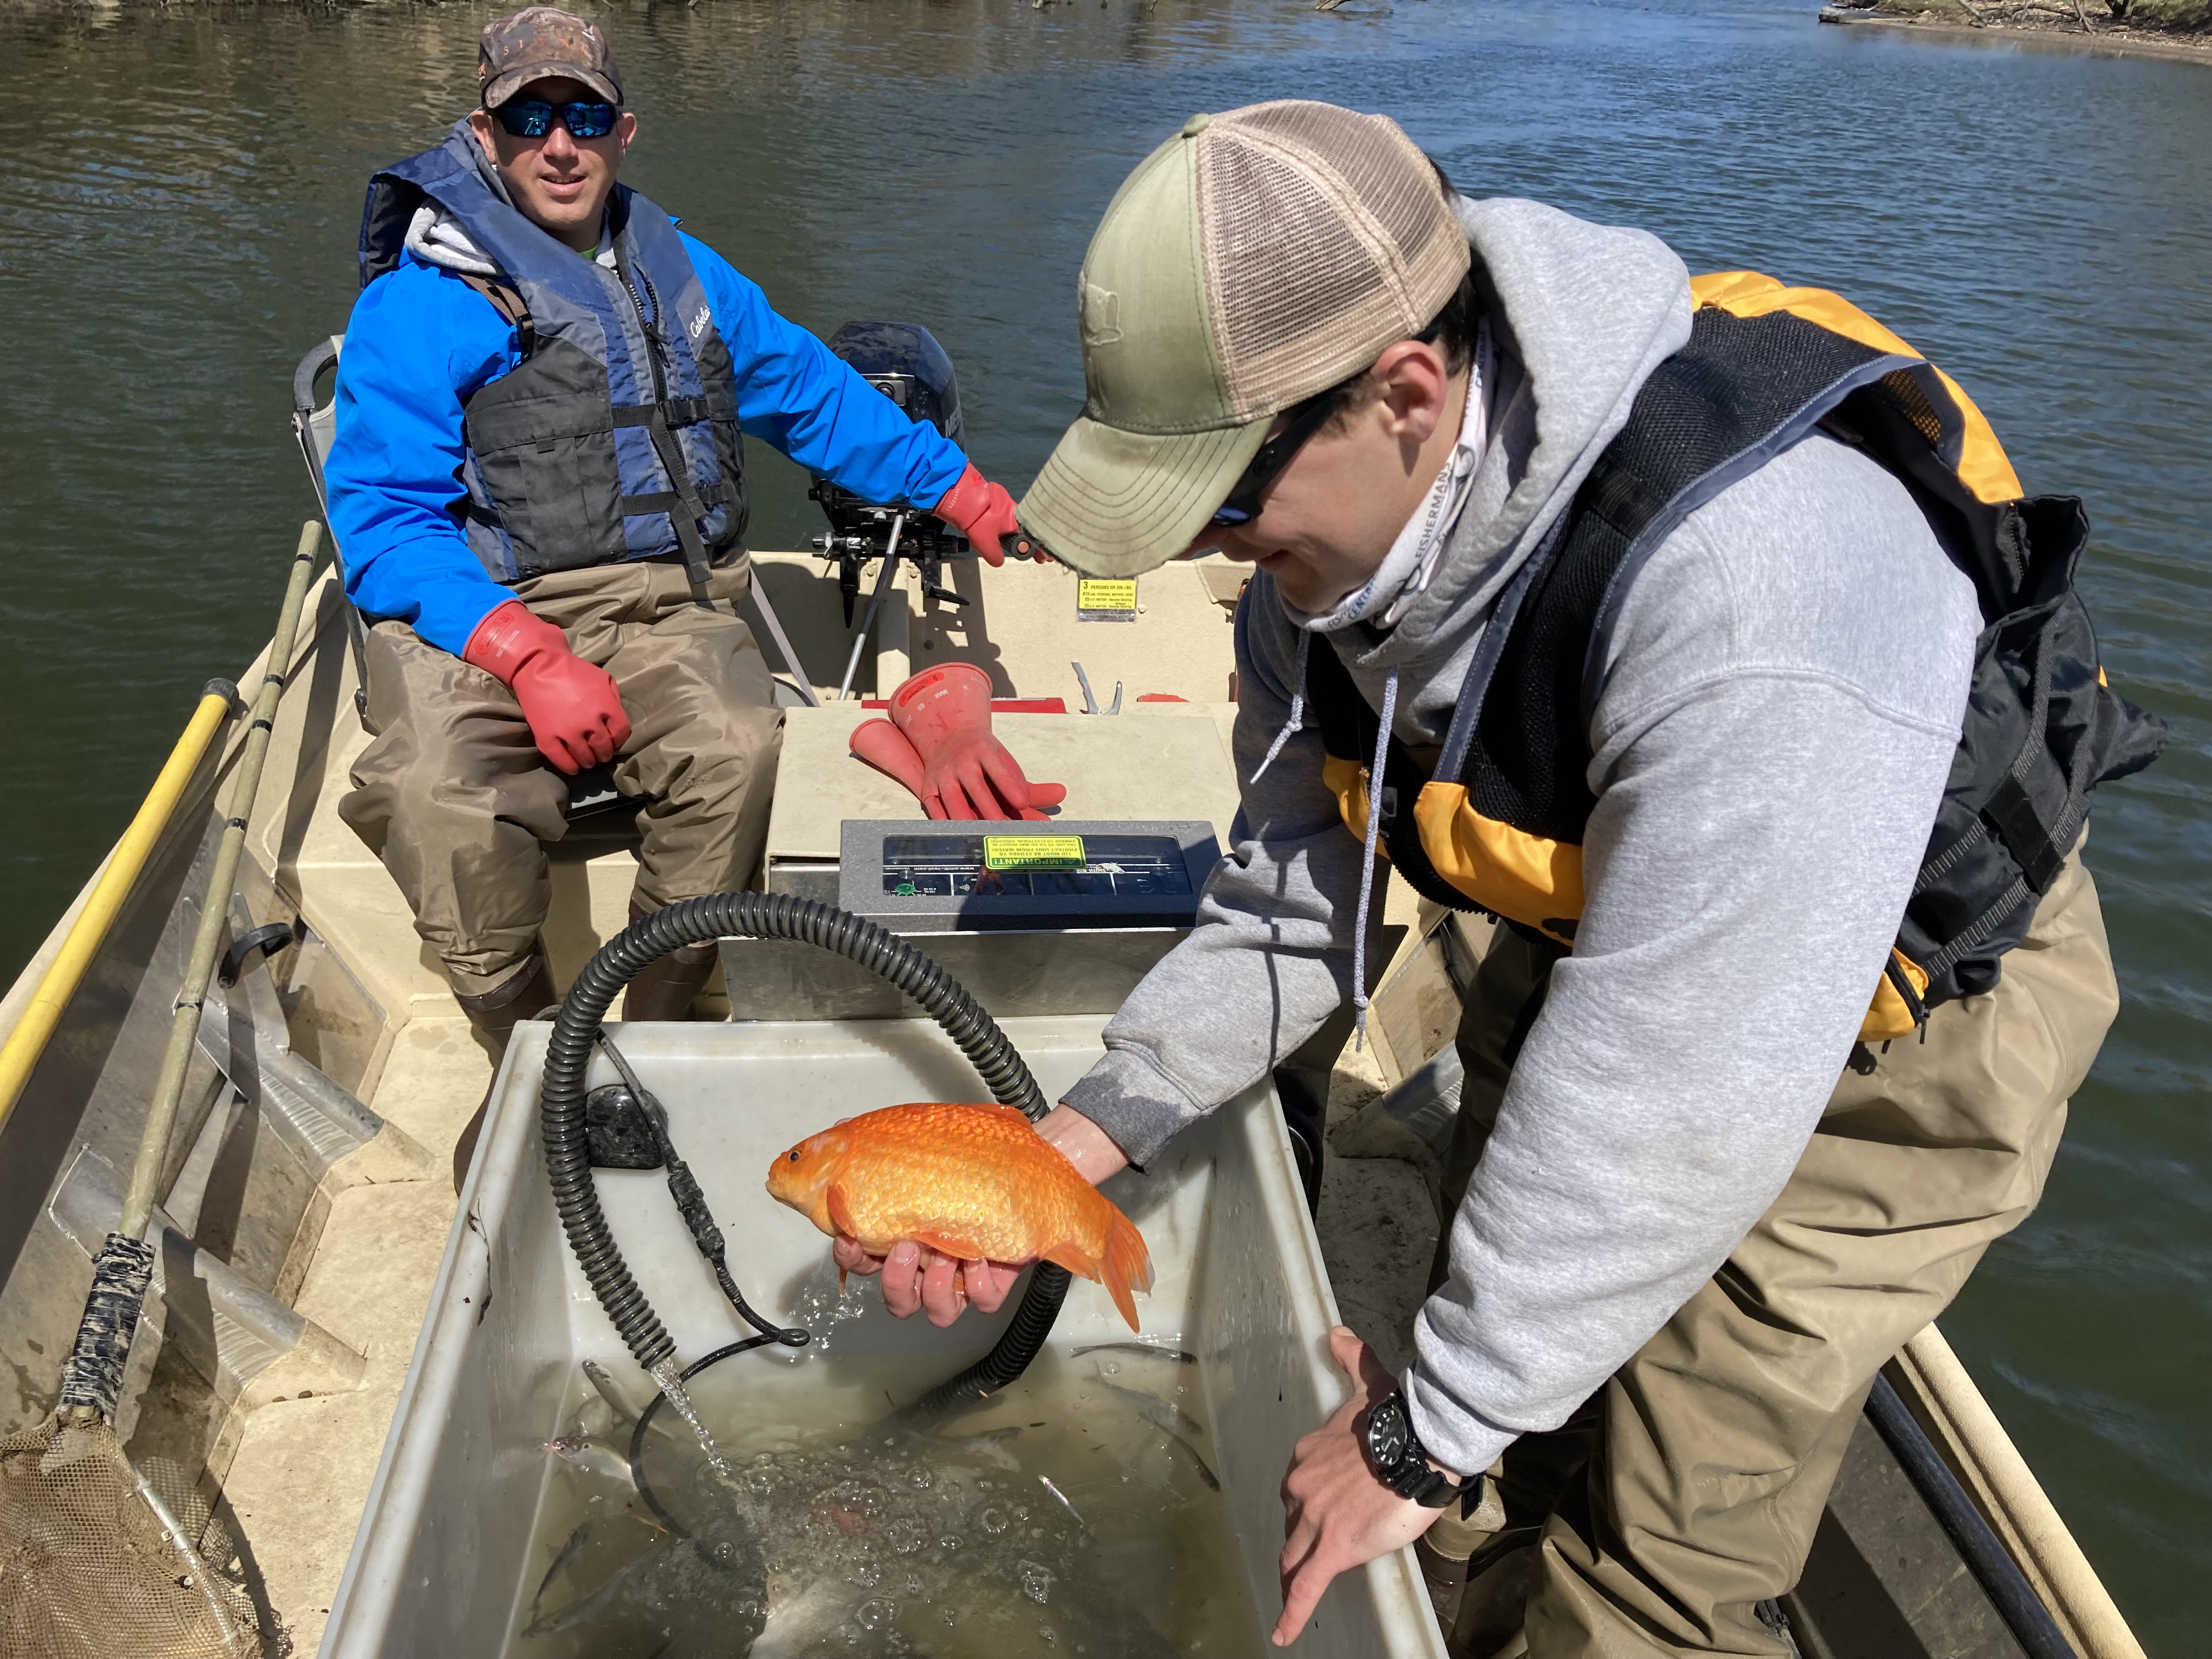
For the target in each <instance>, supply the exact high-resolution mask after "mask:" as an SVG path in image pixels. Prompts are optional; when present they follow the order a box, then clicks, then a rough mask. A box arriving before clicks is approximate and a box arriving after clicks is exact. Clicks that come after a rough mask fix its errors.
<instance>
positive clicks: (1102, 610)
mask: <svg viewBox="0 0 2212 1659" xmlns="http://www.w3.org/2000/svg"><path fill="white" fill-rule="evenodd" d="M1075 614H1076V615H1077V616H1079V617H1115V618H1117V619H1118V618H1122V617H1134V616H1135V615H1136V614H1137V583H1136V580H1135V579H1134V578H1133V577H1125V578H1122V579H1121V580H1107V579H1105V578H1103V577H1098V576H1085V577H1081V578H1079V580H1077V582H1076V584H1075Z"/></svg>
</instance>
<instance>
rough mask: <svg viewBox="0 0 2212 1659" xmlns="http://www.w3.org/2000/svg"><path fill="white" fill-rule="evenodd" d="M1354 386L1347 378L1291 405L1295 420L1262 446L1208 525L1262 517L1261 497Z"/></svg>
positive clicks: (1227, 525)
mask: <svg viewBox="0 0 2212 1659" xmlns="http://www.w3.org/2000/svg"><path fill="white" fill-rule="evenodd" d="M1351 389H1352V382H1351V381H1350V380H1346V382H1345V383H1344V384H1343V385H1341V386H1331V387H1329V389H1328V391H1326V392H1321V393H1319V394H1317V395H1316V396H1314V397H1311V398H1307V399H1306V400H1305V401H1304V403H1302V404H1293V405H1291V410H1290V420H1291V423H1290V424H1289V425H1288V426H1286V427H1285V428H1283V429H1282V430H1281V431H1280V432H1278V433H1277V434H1276V435H1274V436H1273V437H1272V438H1270V439H1268V440H1267V442H1265V443H1263V444H1261V446H1260V450H1259V453H1257V454H1255V456H1253V457H1252V460H1251V464H1250V465H1249V466H1247V467H1246V468H1245V469H1244V470H1243V471H1242V472H1240V473H1239V474H1237V483H1236V484H1235V486H1234V487H1233V488H1232V489H1231V490H1230V492H1229V498H1228V500H1226V501H1223V502H1222V503H1221V505H1220V506H1219V507H1217V508H1215V509H1214V513H1213V516H1212V518H1211V519H1209V520H1206V524H1207V527H1208V528H1210V529H1214V530H1228V529H1231V528H1233V527H1234V526H1237V525H1240V524H1249V523H1251V522H1252V520H1255V519H1256V518H1258V517H1259V516H1260V497H1261V495H1265V494H1266V493H1267V486H1268V485H1269V484H1271V483H1274V482H1275V477H1276V475H1277V474H1278V473H1279V472H1281V471H1282V470H1283V469H1284V468H1285V467H1286V466H1288V465H1290V464H1291V457H1292V456H1294V455H1296V454H1297V453H1298V451H1300V450H1301V449H1303V448H1304V447H1305V446H1306V441H1307V440H1308V439H1310V438H1311V437H1312V436H1313V435H1314V434H1315V433H1316V432H1318V431H1320V430H1321V429H1322V428H1323V427H1324V426H1326V425H1328V417H1329V416H1332V415H1334V414H1335V413H1336V410H1337V405H1338V404H1341V403H1342V402H1343V401H1344V394H1345V393H1346V392H1349V391H1350V390H1351Z"/></svg>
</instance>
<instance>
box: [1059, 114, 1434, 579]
mask: <svg viewBox="0 0 2212 1659" xmlns="http://www.w3.org/2000/svg"><path fill="white" fill-rule="evenodd" d="M1468 258H1469V255H1468V242H1467V236H1466V234H1465V233H1464V232H1463V231H1462V229H1461V228H1460V226H1459V222H1458V221H1457V220H1456V219H1455V218H1454V217H1453V216H1452V211H1451V209H1450V207H1449V204H1447V203H1446V201H1445V199H1444V191H1443V186H1442V184H1441V183H1440V181H1439V180H1438V179H1437V173H1436V169H1435V168H1434V167H1431V165H1430V164H1429V161H1428V158H1427V157H1426V156H1425V155H1422V154H1421V152H1420V151H1419V149H1417V148H1415V146H1414V144H1413V140H1412V139H1410V138H1408V137H1406V135H1405V134H1404V133H1403V132H1402V131H1400V130H1399V128H1398V126H1397V125H1396V123H1395V122H1393V121H1391V120H1389V118H1386V117H1384V116H1380V115H1361V114H1358V113H1357V112H1354V111H1352V110H1348V109H1340V108H1338V107H1337V106H1335V105H1334V104H1320V103H1311V102H1307V101H1304V100H1285V101H1282V102H1278V103H1270V104H1253V105H1250V106H1247V107H1245V108H1243V109H1236V110H1231V111H1229V112H1226V113H1225V114H1220V115H1194V116H1192V117H1191V118H1190V119H1189V120H1188V121H1186V122H1185V123H1183V127H1182V132H1180V133H1179V134H1177V135H1176V137H1173V138H1170V139H1169V140H1168V142H1167V143H1164V144H1163V145H1161V146H1160V147H1159V149H1156V150H1154V151H1153V152H1152V155H1150V156H1148V157H1147V158H1146V160H1145V161H1143V162H1141V163H1139V166H1138V167H1137V170H1136V171H1135V172H1134V173H1131V174H1130V175H1129V177H1128V179H1127V182H1125V183H1124V184H1123V185H1122V186H1121V191H1119V192H1118V193H1117V194H1116V195H1115V197H1114V200H1113V202H1112V203H1111V204H1109V206H1108V208H1107V210H1106V216H1105V217H1104V218H1103V219H1102V220H1101V221H1099V224H1098V229H1097V234H1094V235H1093V236H1092V237H1091V249H1090V252H1088V253H1086V254H1085V256H1084V260H1083V274H1082V276H1081V278H1080V279H1079V283H1078V306H1079V313H1080V322H1081V329H1082V336H1083V378H1084V385H1085V390H1086V392H1087V393H1088V396H1087V397H1086V398H1085V404H1084V410H1083V416H1082V418H1081V419H1079V420H1078V421H1077V422H1075V424H1074V425H1073V426H1071V427H1069V428H1067V432H1066V435H1065V436H1064V437H1062V438H1061V439H1060V445H1059V447H1057V448H1056V449H1054V451H1053V453H1052V456H1051V459H1048V461H1046V463H1045V465H1044V470H1043V471H1042V472H1040V473H1039V474H1038V475H1037V478H1036V483H1033V484H1031V485H1030V490H1029V494H1028V495H1025V496H1024V497H1023V498H1022V503H1021V507H1020V514H1021V521H1022V526H1023V527H1024V529H1025V530H1027V531H1029V532H1030V533H1031V534H1033V535H1034V536H1036V538H1037V539H1038V540H1039V541H1041V542H1042V543H1043V544H1045V546H1046V547H1048V549H1050V550H1051V551H1052V552H1053V554H1054V556H1056V557H1058V558H1060V560H1062V561H1063V562H1066V563H1068V564H1070V565H1073V566H1074V567H1075V568H1077V569H1078V570H1081V571H1085V572H1087V573H1089V574H1092V575H1098V576H1131V575H1134V574H1137V573H1138V572H1139V571H1142V570H1149V569H1151V568H1152V567H1153V566H1154V565H1157V564H1160V563H1162V562H1164V561H1166V560H1169V559H1171V558H1173V557H1175V556H1176V555H1177V554H1179V553H1181V552H1182V550H1184V549H1185V548H1187V547H1188V546H1189V545H1190V544H1191V542H1192V540H1193V539H1194V538H1196V537H1197V536H1198V535H1199V534H1200V532H1202V531H1204V529H1205V528H1206V521H1207V520H1209V519H1211V518H1212V516H1213V513H1214V512H1215V510H1216V509H1217V508H1218V507H1220V505H1221V503H1222V502H1223V501H1225V500H1227V499H1228V496H1229V493H1230V491H1231V489H1233V488H1234V487H1235V485H1236V483H1237V477H1238V475H1239V474H1241V473H1242V472H1243V471H1244V469H1245V468H1246V467H1247V466H1248V465H1250V463H1251V460H1252V458H1253V456H1254V454H1255V453H1256V452H1257V451H1258V449H1259V447H1260V446H1261V443H1262V442H1263V441H1265V440H1266V438H1267V428H1268V427H1269V426H1270V425H1271V424H1272V423H1273V420H1274V418H1275V416H1277V415H1279V414H1280V413H1281V412H1282V411H1283V410H1286V409H1288V408H1290V407H1291V405H1293V404H1297V403H1300V402H1302V401H1304V399H1305V398H1310V397H1312V396H1313V395H1314V394H1315V393H1316V392H1325V391H1327V390H1328V388H1329V387H1331V386H1335V385H1337V384H1338V383H1339V382H1340V381H1342V380H1348V379H1350V378H1351V377H1352V375H1354V374H1358V373H1359V372H1360V371H1361V370H1362V369H1364V368H1367V367H1368V366H1369V365H1370V364H1371V363H1372V362H1374V361H1375V359H1376V357H1377V356H1380V355H1381V354H1382V352H1383V349H1384V348H1385V347H1387V346H1389V345H1390V344H1391V343H1393V342H1394V341H1397V340H1402V339H1406V338H1408V337H1411V336H1413V335H1417V334H1419V332H1420V331H1422V330H1423V329H1425V328H1426V327H1427V326H1428V325H1429V324H1430V323H1431V321H1432V320H1433V319H1435V317H1436V315H1437V313H1438V312H1440V311H1442V310H1443V307H1444V305H1445V303H1446V301H1449V299H1450V298H1451V296H1452V295H1453V293H1454V292H1455V290H1456V289H1458V287H1459V284H1460V282H1461V280H1462V278H1463V277H1464V276H1466V274H1467V269H1468Z"/></svg>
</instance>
